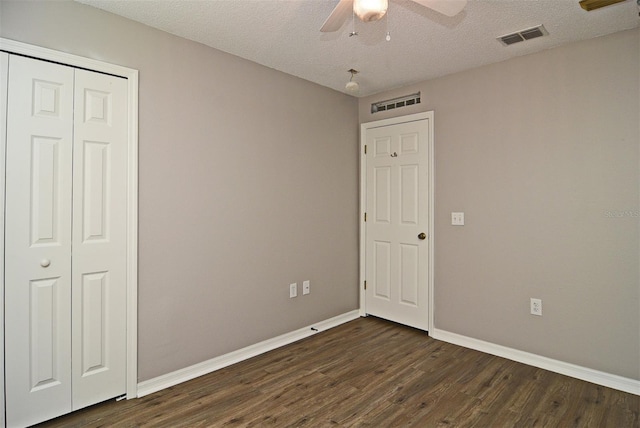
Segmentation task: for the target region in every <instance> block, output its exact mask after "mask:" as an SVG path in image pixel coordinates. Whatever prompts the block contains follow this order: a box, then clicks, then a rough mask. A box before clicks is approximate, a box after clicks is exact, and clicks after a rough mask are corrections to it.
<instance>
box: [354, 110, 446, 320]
mask: <svg viewBox="0 0 640 428" xmlns="http://www.w3.org/2000/svg"><path fill="white" fill-rule="evenodd" d="M433 119H434V112H433V111H427V112H422V113H415V114H410V115H407V116H400V117H394V118H390V119H382V120H376V121H373V122H366V123H362V124H360V287H359V290H360V316H366V315H367V312H366V304H365V291H364V281H365V278H366V271H365V261H366V259H365V244H366V241H365V240H366V236H365V227H366V223H365V221H364V216H365V211H366V207H367V200H366V197H367V189H366V184H367V176H366V174H367V170H366V166H367V164H366V157H365V144H366V135H367V130H368V129H373V128H379V127H383V126H389V125H397V124H400V123H406V122H413V121H417V120H429V122H430V126H429V143H428V146H429V148H428V150H429V242H428V245H429V247H428V248H429V260H428V271H429V274H428V296H429V304H428V307H429V328H428V330H431V329H433V328H434V319H435V317H434V311H433V306H434V305H433V299H434V292H433V287H434V285H433V283H434V262H433V261H434V242H435V241H434V212H435V208H434V200H435V198H434V193H435V185H434V183H435V168H434V165H435V159H434V139H433V137H434V131H433V128H434V126H433Z"/></svg>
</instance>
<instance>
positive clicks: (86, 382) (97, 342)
mask: <svg viewBox="0 0 640 428" xmlns="http://www.w3.org/2000/svg"><path fill="white" fill-rule="evenodd" d="M73 141H74V143H73V232H72V236H73V239H72V241H73V253H72V265H73V267H72V274H71V287H72V291H71V295H72V304H71V306H72V308H73V309H72V315H73V316H72V332H73V334H72V342H73V355H72V361H73V365H72V370H73V375H72V404H73V406H72V407H73V410H76V409H80V408H82V407H85V406H89V405H91V404H95V403H99V402H100V401H104V400H107V399H109V398H112V397H116V396H119V395H122V394H124V393H125V389H126V359H127V355H126V351H127V349H126V340H127V338H126V321H127V313H126V309H127V295H126V254H127V246H126V244H127V241H126V239H127V237H126V232H127V223H126V221H127V191H126V186H127V81H126V80H125V79H121V78H117V77H113V76H107V75H104V74H100V73H94V72H90V71H86V70H76V72H75V115H74V132H73Z"/></svg>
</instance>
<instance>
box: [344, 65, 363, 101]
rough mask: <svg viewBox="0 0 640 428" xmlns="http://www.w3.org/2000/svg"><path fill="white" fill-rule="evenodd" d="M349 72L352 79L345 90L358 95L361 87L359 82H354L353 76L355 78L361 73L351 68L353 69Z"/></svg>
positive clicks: (345, 86)
mask: <svg viewBox="0 0 640 428" xmlns="http://www.w3.org/2000/svg"><path fill="white" fill-rule="evenodd" d="M347 72H348V73H351V78H350V79H349V81H348V82H347V84H346V85H344V89H345V90H346V91H347V92H348V93H350V94H353V95H355V94H357V93H358V91H360V85H359V84H358V82H354V81H353V76H354V75H355V74H358V73H359V72H358V70H355V69H353V68H351V69H349V70H347Z"/></svg>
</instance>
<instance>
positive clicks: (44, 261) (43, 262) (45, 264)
mask: <svg viewBox="0 0 640 428" xmlns="http://www.w3.org/2000/svg"><path fill="white" fill-rule="evenodd" d="M50 264H51V260H49V259H42V260H40V266H42V267H43V268H46V267H49V265H50Z"/></svg>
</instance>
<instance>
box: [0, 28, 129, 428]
mask: <svg viewBox="0 0 640 428" xmlns="http://www.w3.org/2000/svg"><path fill="white" fill-rule="evenodd" d="M0 51H3V52H6V53H8V54H17V55H23V56H28V57H31V58H35V59H40V60H44V61H51V62H56V63H60V64H64V65H69V66H72V67H76V68H84V69H87V70H91V71H97V72H101V73H106V74H111V75H114V76H119V77H124V78H126V79H127V107H128V109H127V111H128V116H127V120H128V129H127V144H128V147H127V220H126V223H127V255H126V260H127V274H126V278H127V291H126V294H127V309H126V312H127V344H126V346H127V363H126V367H127V381H126V397H127V399H131V398H136V397H137V395H138V70H134V69H131V68H127V67H122V66H120V65H115V64H109V63H106V62H103V61H98V60H95V59H91V58H85V57H81V56H78V55H73V54H69V53H66V52H60V51H56V50H52V49H48V48H43V47H40V46H35V45H30V44H27V43H22V42H17V41H14V40H10V39H5V38H0ZM5 107H6V106H2V107H1V108H0V111H1V112H2V113H6V109H5ZM3 130H6V127H4V128H3ZM5 137H6V136H5V135H4V134H3V135H2V138H0V153H1V154H0V161H1V162H0V176H2V177H4V176H5V159H4V154H5V150H6V141H5ZM0 196H2V198H0V213H4V210H5V206H4V203H5V199H4V188H3V189H2V190H0ZM0 220H2V225H1V227H0V229H1V230H2V231H4V218H2V216H1V215H0ZM0 238H3V239H2V242H3V245H1V246H0V278H1V281H0V304H1V308H2V309H0V315H2V314H3V309H4V236H3V233H1V232H0ZM2 321H3V322H4V315H3V316H2ZM3 358H4V328H0V365H1V370H0V385H1V387H2V390H4V381H5V380H4V359H3ZM3 398H4V397H3ZM4 411H5V402H4V399H3V400H2V403H1V404H0V414H1V415H2V417H1V418H0V421H1V422H4V420H3V419H4V413H5V412H4ZM3 425H4V424H3Z"/></svg>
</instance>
